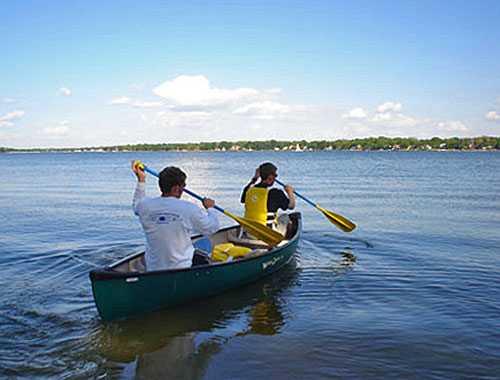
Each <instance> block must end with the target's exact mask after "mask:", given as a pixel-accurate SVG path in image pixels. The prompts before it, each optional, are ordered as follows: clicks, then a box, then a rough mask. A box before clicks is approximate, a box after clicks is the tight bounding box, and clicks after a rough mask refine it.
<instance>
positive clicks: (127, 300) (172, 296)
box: [90, 212, 302, 321]
mask: <svg viewBox="0 0 500 380" xmlns="http://www.w3.org/2000/svg"><path fill="white" fill-rule="evenodd" d="M283 220H285V223H282V224H281V225H280V227H281V228H282V232H283V233H284V235H285V239H284V240H283V241H282V242H281V243H280V244H279V245H278V246H277V247H269V246H267V245H266V244H265V243H264V242H262V241H260V240H256V239H255V238H251V237H250V236H247V235H246V234H245V233H243V232H242V231H241V227H240V226H239V225H236V226H230V227H226V228H222V229H220V230H219V231H217V232H216V233H215V234H214V235H210V236H207V237H208V239H209V240H210V242H211V243H212V245H213V246H214V247H218V246H222V245H223V244H227V243H233V244H235V245H236V246H237V247H239V248H241V247H247V248H250V249H247V250H246V251H249V252H248V253H246V255H245V256H244V257H239V258H235V259H230V260H228V261H213V262H211V263H210V264H204V265H200V266H196V267H191V268H182V269H169V270H159V271H145V270H144V269H145V268H144V254H145V253H144V252H138V253H135V254H132V255H130V256H128V257H125V258H124V259H122V260H120V261H117V262H116V263H114V264H112V265H110V266H107V267H105V268H102V269H95V270H92V271H91V272H90V281H91V283H92V292H93V295H94V300H95V304H96V307H97V310H98V312H99V315H100V316H101V318H102V319H103V320H105V321H112V320H117V319H125V318H131V317H134V316H138V315H140V314H144V313H149V312H152V311H155V310H159V309H163V308H166V307H169V306H172V305H175V304H179V303H181V302H184V301H187V300H192V299H195V298H200V297H207V296H210V295H213V294H216V293H220V292H223V291H227V290H229V289H231V288H234V287H238V286H241V285H244V284H247V283H249V282H252V281H256V280H257V279H259V278H261V277H263V276H265V275H268V274H270V273H272V272H275V271H277V270H278V269H281V268H283V267H284V266H285V265H287V264H288V263H290V262H291V261H292V259H293V257H294V255H295V250H296V248H297V244H298V241H299V236H300V233H301V230H302V220H301V215H300V213H298V212H295V213H291V214H288V218H285V219H283ZM201 238H203V236H201V235H196V236H193V237H192V240H193V242H196V241H197V240H198V239H201Z"/></svg>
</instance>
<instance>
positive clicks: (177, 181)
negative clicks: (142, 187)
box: [158, 166, 186, 194]
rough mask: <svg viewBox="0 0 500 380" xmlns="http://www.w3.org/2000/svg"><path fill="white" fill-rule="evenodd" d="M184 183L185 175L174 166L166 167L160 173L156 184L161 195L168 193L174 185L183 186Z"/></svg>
mask: <svg viewBox="0 0 500 380" xmlns="http://www.w3.org/2000/svg"><path fill="white" fill-rule="evenodd" d="M185 181H186V173H184V172H183V171H182V170H181V169H179V168H177V167H175V166H168V167H166V168H165V169H163V170H162V171H161V172H160V177H159V179H158V184H159V185H160V190H161V192H162V193H163V194H167V193H170V190H172V187H174V186H175V185H179V186H181V185H183V184H184V182H185Z"/></svg>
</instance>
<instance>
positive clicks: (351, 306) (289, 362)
mask: <svg viewBox="0 0 500 380" xmlns="http://www.w3.org/2000/svg"><path fill="white" fill-rule="evenodd" d="M132 159H141V160H142V161H143V162H144V163H146V164H148V165H149V166H150V167H151V168H153V169H155V170H160V169H161V168H163V167H164V166H167V165H176V166H180V167H181V168H183V169H184V170H185V171H186V173H187V174H188V179H187V183H188V188H190V189H191V190H193V191H195V192H197V193H199V194H202V195H205V196H210V197H213V198H214V199H215V200H216V201H217V204H218V205H220V206H221V207H223V208H226V209H227V210H229V211H231V212H233V213H234V214H238V215H241V214H242V206H241V205H240V204H239V196H240V191H241V189H242V187H243V186H245V185H246V184H247V182H248V181H249V180H250V178H251V177H252V175H253V173H254V170H255V168H256V167H257V166H258V165H259V164H260V163H262V162H264V161H272V162H274V163H275V164H276V165H277V166H278V168H279V178H280V179H281V180H282V181H285V182H288V183H290V184H291V185H293V186H294V187H295V189H296V190H298V191H299V192H301V193H302V194H303V195H305V196H307V197H309V198H310V199H312V200H314V201H315V202H316V203H317V204H319V205H320V206H322V207H323V208H325V209H327V210H330V211H333V212H336V213H339V214H342V215H344V216H345V217H347V218H348V219H350V220H353V221H355V222H356V224H357V226H358V227H357V229H356V230H355V231H353V232H351V233H349V234H346V233H344V232H342V231H340V230H338V229H336V228H335V227H334V226H333V225H332V224H330V223H329V222H328V220H327V219H326V218H324V216H323V215H322V214H321V213H320V212H319V211H318V210H316V209H315V208H313V207H311V206H310V205H308V204H306V203H305V202H303V201H302V200H299V199H298V200H297V210H298V211H300V212H301V213H302V215H303V222H304V229H303V234H302V236H301V240H300V243H299V246H298V249H297V258H296V260H295V262H294V263H293V264H292V265H289V266H287V267H286V268H284V269H283V270H281V271H280V272H277V273H275V274H273V275H272V276H270V277H267V278H264V279H262V280H261V281H259V282H256V283H253V284H251V285H248V286H245V287H243V288H239V289H235V290H232V291H229V292H226V293H224V294H221V295H218V296H214V297H211V298H207V299H203V300H200V301H197V302H191V303H187V304H183V305H179V306H176V307H173V308H170V309H167V310H162V311H160V312H156V313H152V314H149V315H145V316H143V317H139V318H135V319H132V320H128V321H123V322H116V323H104V322H103V321H102V320H101V319H100V318H99V316H98V314H97V311H96V308H95V306H94V303H93V298H92V292H91V287H90V281H89V278H88V272H89V270H91V269H93V268H95V267H96V266H97V267H99V266H105V265H108V264H110V263H112V262H114V261H116V260H117V259H120V258H122V257H124V256H126V255H128V254H130V253H133V252H136V251H138V250H141V249H143V246H144V238H143V233H142V230H141V228H140V224H139V221H138V219H137V218H136V217H135V216H134V214H133V212H132V209H131V199H132V195H133V191H134V188H135V177H134V175H133V173H132V172H131V170H130V166H129V165H130V161H131V160H132ZM0 165H1V167H2V172H3V173H4V174H3V175H2V183H1V184H0V226H1V227H0V270H1V273H2V275H1V277H0V289H2V292H1V293H0V305H1V308H0V378H29V379H190V380H193V379H207V380H212V379H287V380H288V379H300V380H302V379H499V378H500V375H499V374H500V153H498V152H335V151H334V152H300V153H298V152H207V153H191V152H186V153H184V152H156V153H114V154H110V153H108V154H104V153H103V154H100V153H74V154H73V153H67V154H63V153H61V154H2V155H0ZM147 181H148V184H147V193H148V195H150V196H155V195H157V194H158V189H157V184H156V180H155V179H154V178H152V177H148V178H147ZM184 197H185V199H189V198H188V196H187V195H184ZM219 220H220V222H221V224H222V225H231V224H232V223H233V222H232V220H231V219H229V218H227V217H226V216H224V215H222V214H220V216H219Z"/></svg>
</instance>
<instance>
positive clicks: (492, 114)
mask: <svg viewBox="0 0 500 380" xmlns="http://www.w3.org/2000/svg"><path fill="white" fill-rule="evenodd" d="M484 117H485V118H486V119H488V120H500V113H498V112H497V111H488V112H486V114H485V115H484Z"/></svg>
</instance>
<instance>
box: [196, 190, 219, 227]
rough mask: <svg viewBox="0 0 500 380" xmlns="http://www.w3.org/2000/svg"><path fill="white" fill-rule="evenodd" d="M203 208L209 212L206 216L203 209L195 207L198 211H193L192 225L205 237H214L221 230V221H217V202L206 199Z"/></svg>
mask: <svg viewBox="0 0 500 380" xmlns="http://www.w3.org/2000/svg"><path fill="white" fill-rule="evenodd" d="M193 205H194V204H193ZM203 206H205V208H206V210H207V213H206V214H205V213H204V212H203V209H201V208H199V207H198V206H196V205H195V207H196V209H193V216H192V225H193V228H194V230H195V232H197V233H200V234H203V235H212V234H214V233H216V232H217V231H218V230H219V219H217V212H216V210H215V209H214V206H215V201H214V200H213V199H210V198H205V199H204V200H203Z"/></svg>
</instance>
